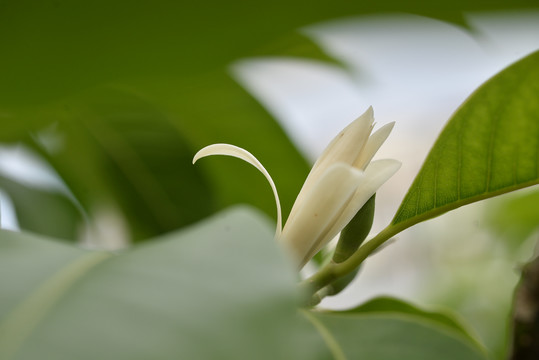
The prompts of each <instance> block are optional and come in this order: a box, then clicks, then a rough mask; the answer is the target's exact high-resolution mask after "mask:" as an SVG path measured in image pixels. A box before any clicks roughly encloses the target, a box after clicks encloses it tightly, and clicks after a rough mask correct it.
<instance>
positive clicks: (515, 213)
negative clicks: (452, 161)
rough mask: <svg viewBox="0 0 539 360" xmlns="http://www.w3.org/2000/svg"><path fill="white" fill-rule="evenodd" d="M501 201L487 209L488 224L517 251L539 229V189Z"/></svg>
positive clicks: (499, 237)
mask: <svg viewBox="0 0 539 360" xmlns="http://www.w3.org/2000/svg"><path fill="white" fill-rule="evenodd" d="M500 200H501V201H498V202H496V203H491V204H490V205H491V206H489V207H488V208H487V209H486V224H487V225H488V226H489V229H490V230H492V231H494V232H495V233H496V235H497V236H496V238H497V239H503V240H504V241H505V244H506V245H508V246H509V248H510V249H511V250H516V249H518V248H519V246H520V245H522V243H523V242H525V241H526V240H527V239H529V237H530V236H531V235H532V234H533V233H534V232H535V231H537V229H539V189H535V190H534V191H531V192H525V193H518V194H517V193H515V194H514V195H513V196H511V197H508V198H507V199H500Z"/></svg>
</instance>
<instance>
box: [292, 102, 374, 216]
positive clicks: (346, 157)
mask: <svg viewBox="0 0 539 360" xmlns="http://www.w3.org/2000/svg"><path fill="white" fill-rule="evenodd" d="M373 122H374V111H373V109H372V106H371V107H369V108H368V109H367V111H365V112H364V113H363V114H362V115H361V116H359V117H358V118H357V119H356V120H354V121H353V122H352V123H350V124H349V125H348V126H347V127H346V128H344V130H342V131H341V132H340V133H339V134H338V135H337V136H336V137H335V138H334V139H333V140H332V141H331V142H330V143H329V145H328V146H327V147H326V149H325V150H324V151H323V152H322V155H320V157H319V158H318V160H317V161H316V162H315V164H314V165H313V168H312V169H311V172H310V173H309V175H308V176H307V179H306V180H305V183H304V184H303V187H302V188H301V191H300V192H299V194H298V196H297V198H296V201H295V203H294V206H293V207H292V210H291V211H290V215H289V217H288V219H289V220H288V221H290V220H291V219H293V218H294V217H295V216H296V213H297V211H298V208H299V207H301V204H302V202H303V201H304V200H305V194H306V193H309V192H310V191H311V189H312V187H313V186H314V184H315V183H316V182H317V180H318V179H319V178H320V176H322V174H324V173H325V171H326V170H327V168H328V167H329V166H331V165H332V164H336V163H345V164H348V165H353V164H354V162H355V160H356V159H357V157H358V156H359V155H360V152H361V150H362V149H363V147H364V145H365V144H366V142H367V140H368V138H369V135H370V134H371V131H372V126H373V125H372V124H373Z"/></svg>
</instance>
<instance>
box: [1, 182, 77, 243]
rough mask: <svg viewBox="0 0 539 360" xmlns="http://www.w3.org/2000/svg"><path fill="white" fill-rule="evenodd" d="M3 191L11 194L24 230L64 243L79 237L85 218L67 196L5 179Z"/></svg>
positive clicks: (20, 224)
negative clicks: (80, 226)
mask: <svg viewBox="0 0 539 360" xmlns="http://www.w3.org/2000/svg"><path fill="white" fill-rule="evenodd" d="M0 189H1V190H2V191H5V192H6V193H7V194H9V197H10V200H11V202H12V203H13V207H14V210H15V214H16V216H17V221H18V224H19V226H20V228H21V229H24V230H26V231H30V232H34V233H38V234H43V235H46V236H51V237H55V238H59V239H62V240H74V239H76V238H77V236H78V235H79V231H80V230H81V229H80V228H79V227H78V226H77V224H81V223H82V221H83V218H84V216H83V214H82V212H81V209H80V208H78V207H77V205H76V204H74V203H73V201H72V199H69V198H68V197H67V196H66V195H65V194H62V193H59V192H53V191H47V190H44V189H36V188H33V187H29V186H26V185H22V184H19V183H17V182H15V181H13V180H10V179H8V178H5V177H2V176H0ZM0 215H1V214H0Z"/></svg>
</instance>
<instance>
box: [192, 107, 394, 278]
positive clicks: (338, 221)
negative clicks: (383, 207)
mask: <svg viewBox="0 0 539 360" xmlns="http://www.w3.org/2000/svg"><path fill="white" fill-rule="evenodd" d="M373 121H374V117H373V110H372V107H370V108H369V109H368V110H367V111H366V112H365V113H364V114H363V115H361V116H360V117H359V118H357V119H356V120H355V121H354V122H352V123H351V124H350V125H348V126H347V127H346V128H345V129H344V130H342V131H341V132H340V133H339V134H338V135H337V136H336V137H335V138H334V139H333V140H332V141H331V143H330V144H329V145H328V146H327V148H326V149H325V150H324V152H323V153H322V155H321V156H320V157H319V158H318V160H317V161H316V163H315V164H314V166H313V168H312V169H311V172H310V173H309V176H307V179H306V180H305V183H304V184H303V187H302V188H301V191H300V192H299V194H298V196H297V198H296V201H295V202H294V206H293V207H292V211H291V212H290V215H289V217H288V220H287V221H286V224H285V226H284V228H283V229H282V230H281V224H282V220H281V206H280V202H279V196H278V194H277V189H276V187H275V184H274V182H273V180H272V179H271V177H270V175H269V173H268V172H267V171H266V169H265V168H264V167H263V166H262V164H260V162H259V161H258V160H257V159H256V158H255V157H254V156H253V155H252V154H251V153H249V152H248V151H246V150H244V149H242V148H239V147H236V146H233V145H228V144H214V145H209V146H207V147H205V148H203V149H201V150H200V151H199V152H197V153H196V155H195V156H194V158H193V163H195V162H196V161H197V160H198V159H200V158H202V157H205V156H209V155H228V156H234V157H237V158H240V159H242V160H245V161H247V162H248V163H250V164H252V165H253V166H255V167H256V168H257V169H258V170H260V172H262V174H264V176H265V177H266V179H267V180H268V182H269V183H270V185H271V188H272V190H273V194H274V196H275V202H276V203H277V230H276V238H277V239H278V240H279V242H281V243H282V244H283V245H284V246H285V247H286V248H287V249H288V250H289V251H290V252H291V253H292V255H293V258H294V259H295V261H296V264H297V265H298V267H299V268H301V267H303V266H304V265H305V264H306V263H307V261H309V260H310V259H311V258H312V257H313V256H314V255H315V254H316V253H317V252H318V251H319V250H320V249H321V248H322V247H323V246H325V245H326V244H327V243H328V242H329V241H330V240H331V239H333V238H334V237H335V236H336V235H337V234H338V233H339V232H340V231H341V230H342V229H343V228H344V227H345V226H346V225H347V224H348V223H349V222H350V220H352V218H353V217H354V215H355V214H356V213H357V212H358V211H359V210H360V209H361V207H363V205H364V204H365V203H366V202H367V200H369V198H370V197H371V196H372V195H374V193H375V192H376V190H378V188H379V187H380V186H381V185H382V184H383V183H384V182H386V181H387V180H388V179H389V178H390V177H391V176H392V175H393V174H394V173H395V172H396V171H397V170H398V169H399V168H400V162H398V161H396V160H392V159H386V160H378V161H372V162H371V159H372V157H373V156H374V154H375V153H376V152H377V151H378V149H379V148H380V146H381V145H382V144H383V142H384V141H385V140H386V139H387V137H388V136H389V133H390V132H391V129H392V128H393V125H394V123H389V124H386V125H385V126H383V127H381V128H380V129H379V130H378V131H376V132H375V133H373V134H372V135H371V132H372V129H373Z"/></svg>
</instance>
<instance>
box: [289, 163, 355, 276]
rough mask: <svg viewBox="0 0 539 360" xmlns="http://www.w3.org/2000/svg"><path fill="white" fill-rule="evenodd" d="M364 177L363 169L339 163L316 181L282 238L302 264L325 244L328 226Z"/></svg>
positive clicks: (301, 265)
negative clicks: (323, 242)
mask: <svg viewBox="0 0 539 360" xmlns="http://www.w3.org/2000/svg"><path fill="white" fill-rule="evenodd" d="M363 178H364V174H363V171H360V170H357V169H355V168H353V167H352V166H350V165H347V164H343V163H337V164H334V165H332V166H330V167H329V168H328V169H326V171H325V172H324V174H323V175H322V176H321V177H320V178H319V179H318V180H317V181H316V183H315V184H314V185H313V187H312V189H311V191H309V192H308V193H307V194H306V195H305V199H304V201H303V203H302V205H301V207H300V208H299V209H298V212H297V215H296V216H295V218H294V219H292V221H291V220H290V219H289V220H288V221H287V222H286V224H285V226H284V229H283V233H282V234H281V237H280V241H281V242H283V243H284V245H285V246H286V247H287V248H288V249H289V250H290V251H291V253H292V254H293V256H294V257H295V260H296V261H297V263H298V265H299V267H300V268H301V267H303V265H305V263H306V262H307V261H309V259H310V258H311V257H312V256H313V255H314V254H315V253H316V251H317V250H318V249H320V248H321V247H322V246H323V245H325V244H322V243H321V241H322V239H324V238H325V234H326V233H327V230H328V228H330V227H331V226H332V223H333V222H334V221H335V220H336V219H337V217H338V216H339V215H340V214H341V212H342V209H343V207H345V206H346V204H347V203H348V202H349V201H350V198H351V197H352V195H353V194H354V193H355V191H356V189H357V187H358V185H359V184H361V183H362V181H363Z"/></svg>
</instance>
